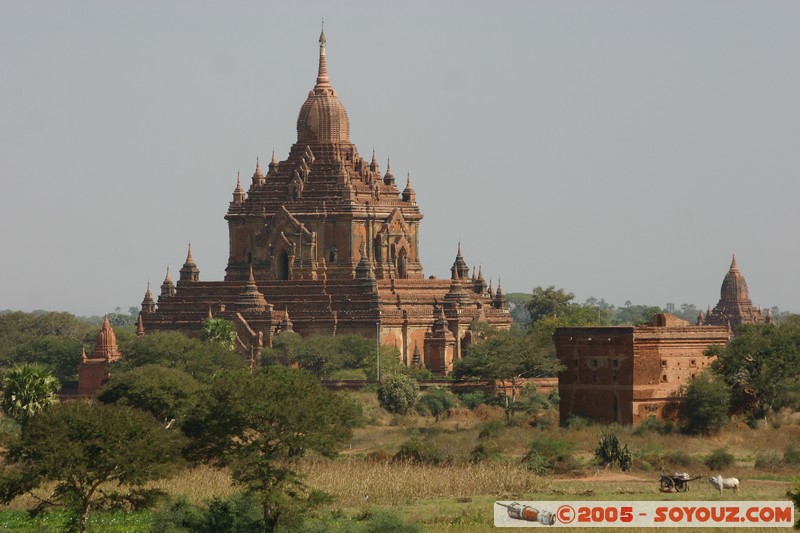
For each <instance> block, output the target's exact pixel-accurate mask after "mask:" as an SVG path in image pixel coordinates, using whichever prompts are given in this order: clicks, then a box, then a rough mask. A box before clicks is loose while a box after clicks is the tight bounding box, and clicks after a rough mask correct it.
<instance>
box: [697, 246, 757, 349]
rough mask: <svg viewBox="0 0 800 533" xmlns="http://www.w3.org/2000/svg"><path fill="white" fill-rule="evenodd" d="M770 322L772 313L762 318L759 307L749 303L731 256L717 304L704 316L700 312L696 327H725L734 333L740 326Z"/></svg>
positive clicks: (745, 289)
mask: <svg viewBox="0 0 800 533" xmlns="http://www.w3.org/2000/svg"><path fill="white" fill-rule="evenodd" d="M771 321H772V312H771V311H767V316H766V317H765V316H764V313H763V311H762V310H761V308H760V307H754V306H753V302H752V301H750V293H749V291H748V289H747V282H746V281H745V280H744V276H742V273H741V272H739V265H737V264H736V256H735V255H734V256H733V260H732V261H731V267H730V269H729V270H728V273H727V274H725V279H723V280H722V288H721V289H720V298H719V303H717V305H716V307H714V309H713V310H711V309H708V310H707V311H706V314H703V312H702V311H701V312H700V314H699V315H698V317H697V324H698V325H712V326H725V327H727V328H730V330H731V331H733V332H734V333H735V332H736V330H737V328H738V327H739V325H740V324H763V323H764V322H771Z"/></svg>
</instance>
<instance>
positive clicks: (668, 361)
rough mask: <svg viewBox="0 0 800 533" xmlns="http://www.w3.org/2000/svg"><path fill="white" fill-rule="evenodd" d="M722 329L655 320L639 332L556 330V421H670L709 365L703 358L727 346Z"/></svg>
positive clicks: (637, 329)
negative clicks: (652, 418) (558, 370)
mask: <svg viewBox="0 0 800 533" xmlns="http://www.w3.org/2000/svg"><path fill="white" fill-rule="evenodd" d="M729 337H730V335H729V331H728V328H727V327H724V326H693V325H690V324H689V323H688V322H686V321H685V320H681V319H680V318H678V317H676V316H674V315H669V314H659V315H655V316H654V317H653V320H652V321H651V322H650V323H649V324H647V325H643V326H635V327H634V326H631V327H597V328H588V327H581V328H558V329H556V331H555V334H554V335H553V340H554V342H555V345H556V353H557V354H558V358H559V360H560V361H561V364H563V365H564V367H565V370H564V371H563V372H561V373H560V374H559V376H558V392H559V395H560V397H561V402H560V418H561V422H562V423H564V422H566V421H567V419H568V418H569V417H570V416H573V415H578V416H582V417H586V418H588V419H589V420H591V421H593V422H608V423H610V422H618V423H620V424H635V423H639V422H641V421H643V420H645V419H646V418H647V417H649V416H655V417H657V418H674V416H675V415H676V411H677V409H676V408H677V406H678V403H679V402H680V398H681V389H682V387H684V386H685V385H686V384H687V383H688V382H689V381H691V380H692V379H693V378H694V377H695V376H696V375H697V374H698V373H699V372H700V371H702V370H703V369H704V368H705V367H707V366H708V365H709V364H710V363H711V361H712V359H711V358H709V357H706V356H705V355H703V354H704V352H705V351H706V350H707V349H708V348H709V347H710V346H712V345H722V346H724V345H726V344H727V342H728V340H729Z"/></svg>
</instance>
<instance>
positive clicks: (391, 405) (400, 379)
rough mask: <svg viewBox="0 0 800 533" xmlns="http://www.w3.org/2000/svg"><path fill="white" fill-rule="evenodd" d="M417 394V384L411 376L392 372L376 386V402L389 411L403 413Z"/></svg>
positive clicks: (414, 400)
mask: <svg viewBox="0 0 800 533" xmlns="http://www.w3.org/2000/svg"><path fill="white" fill-rule="evenodd" d="M418 395H419V385H418V384H417V382H416V380H414V379H413V378H411V377H409V376H406V375H403V374H392V375H390V376H389V377H387V378H386V379H384V380H383V381H382V382H381V384H380V386H379V387H378V402H379V403H380V404H381V407H383V408H384V409H386V410H387V411H389V412H390V413H397V414H401V415H402V414H405V413H407V412H408V410H409V409H411V408H412V407H413V406H414V403H415V402H416V401H417V396H418Z"/></svg>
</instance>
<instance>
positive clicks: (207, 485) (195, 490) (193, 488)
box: [147, 466, 239, 505]
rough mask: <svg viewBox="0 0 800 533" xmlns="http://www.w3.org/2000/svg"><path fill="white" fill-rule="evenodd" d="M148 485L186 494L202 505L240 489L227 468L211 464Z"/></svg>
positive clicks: (191, 499)
mask: <svg viewBox="0 0 800 533" xmlns="http://www.w3.org/2000/svg"><path fill="white" fill-rule="evenodd" d="M147 486H148V487H149V488H155V489H161V490H163V491H165V492H166V493H167V494H169V495H171V496H186V499H188V500H189V502H191V503H193V504H195V505H202V504H204V503H205V502H206V501H207V500H210V499H211V498H213V497H214V496H217V497H221V498H224V497H226V496H230V495H231V494H233V493H235V492H237V490H239V489H238V488H237V487H236V486H235V485H234V484H233V482H232V481H231V477H230V475H229V474H228V471H227V470H217V469H215V468H211V467H209V466H199V467H197V468H187V469H186V470H184V471H183V472H181V473H179V474H178V475H176V476H174V477H171V478H168V479H161V480H158V481H153V482H151V483H149V484H148V485H147Z"/></svg>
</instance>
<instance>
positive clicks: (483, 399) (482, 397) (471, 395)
mask: <svg viewBox="0 0 800 533" xmlns="http://www.w3.org/2000/svg"><path fill="white" fill-rule="evenodd" d="M458 399H459V400H460V401H461V403H462V404H463V405H464V407H466V408H468V409H475V408H476V407H478V406H479V405H481V404H485V403H487V402H488V401H489V395H488V394H486V393H485V392H484V391H482V390H476V391H470V392H462V393H460V394H459V395H458Z"/></svg>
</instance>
